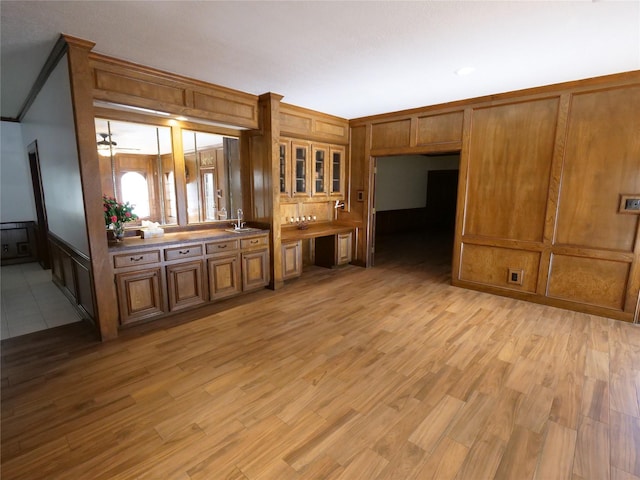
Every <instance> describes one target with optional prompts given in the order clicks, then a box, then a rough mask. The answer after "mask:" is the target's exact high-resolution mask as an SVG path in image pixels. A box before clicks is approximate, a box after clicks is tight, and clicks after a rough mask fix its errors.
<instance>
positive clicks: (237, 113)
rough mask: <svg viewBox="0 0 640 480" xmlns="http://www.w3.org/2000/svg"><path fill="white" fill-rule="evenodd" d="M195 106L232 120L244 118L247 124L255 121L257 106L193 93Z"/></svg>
mask: <svg viewBox="0 0 640 480" xmlns="http://www.w3.org/2000/svg"><path fill="white" fill-rule="evenodd" d="M193 106H194V107H195V108H197V109H199V110H205V111H209V112H217V113H221V114H223V115H228V116H229V117H232V118H243V119H245V120H246V121H247V122H252V121H254V120H255V116H256V106H255V105H253V104H250V103H247V102H246V101H239V100H238V99H235V98H232V97H229V96H228V95H227V96H224V95H212V94H207V93H202V92H193Z"/></svg>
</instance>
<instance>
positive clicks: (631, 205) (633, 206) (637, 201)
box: [624, 198, 640, 210]
mask: <svg viewBox="0 0 640 480" xmlns="http://www.w3.org/2000/svg"><path fill="white" fill-rule="evenodd" d="M624 209H625V210H640V198H627V200H626V201H625V204H624Z"/></svg>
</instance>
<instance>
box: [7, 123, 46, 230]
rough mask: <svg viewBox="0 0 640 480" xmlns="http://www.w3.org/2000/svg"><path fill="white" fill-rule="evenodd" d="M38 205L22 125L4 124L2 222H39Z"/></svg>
mask: <svg viewBox="0 0 640 480" xmlns="http://www.w3.org/2000/svg"><path fill="white" fill-rule="evenodd" d="M36 220H37V218H36V206H35V202H34V200H33V187H32V186H31V171H30V169H29V157H28V156H27V149H26V145H25V143H24V141H23V139H22V126H21V125H20V124H19V123H15V122H2V124H1V125H0V222H30V221H33V222H35V221H36Z"/></svg>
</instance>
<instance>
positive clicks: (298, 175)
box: [291, 141, 311, 197]
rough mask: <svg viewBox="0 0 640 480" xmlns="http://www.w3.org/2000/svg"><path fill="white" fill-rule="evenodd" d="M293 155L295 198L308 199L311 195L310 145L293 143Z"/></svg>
mask: <svg viewBox="0 0 640 480" xmlns="http://www.w3.org/2000/svg"><path fill="white" fill-rule="evenodd" d="M291 152H292V155H293V174H294V178H293V196H294V197H308V196H309V195H310V193H311V191H310V185H309V181H308V180H309V171H308V168H309V164H308V160H309V144H308V143H304V142H297V141H292V142H291Z"/></svg>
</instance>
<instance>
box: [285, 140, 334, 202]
mask: <svg viewBox="0 0 640 480" xmlns="http://www.w3.org/2000/svg"><path fill="white" fill-rule="evenodd" d="M345 152H346V150H345V147H344V146H342V145H331V144H324V143H311V142H305V141H302V140H288V139H286V138H283V139H282V141H281V142H280V143H279V158H278V162H279V179H278V182H279V190H280V198H281V200H282V201H285V202H287V201H292V200H294V199H298V200H299V199H308V198H312V199H315V200H318V199H319V200H323V199H328V198H329V197H339V198H344V195H345Z"/></svg>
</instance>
